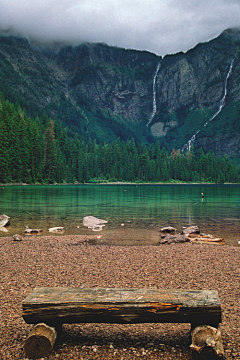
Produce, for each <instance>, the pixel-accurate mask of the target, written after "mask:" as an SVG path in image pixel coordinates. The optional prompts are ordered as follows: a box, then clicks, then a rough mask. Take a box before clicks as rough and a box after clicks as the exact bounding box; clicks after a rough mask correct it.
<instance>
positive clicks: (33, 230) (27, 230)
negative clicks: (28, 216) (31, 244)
mask: <svg viewBox="0 0 240 360" xmlns="http://www.w3.org/2000/svg"><path fill="white" fill-rule="evenodd" d="M34 233H35V234H39V233H42V229H30V228H29V227H28V226H26V229H25V234H34Z"/></svg>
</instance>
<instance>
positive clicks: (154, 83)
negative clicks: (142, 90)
mask: <svg viewBox="0 0 240 360" xmlns="http://www.w3.org/2000/svg"><path fill="white" fill-rule="evenodd" d="M160 66H161V64H160V63H158V65H157V69H156V71H155V73H154V77H153V111H152V115H151V116H150V118H149V121H148V123H147V127H148V125H150V124H151V122H152V121H153V118H154V116H155V115H156V112H157V103H156V79H157V75H158V72H159V69H160Z"/></svg>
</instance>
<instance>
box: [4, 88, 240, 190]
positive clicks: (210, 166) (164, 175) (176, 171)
mask: <svg viewBox="0 0 240 360" xmlns="http://www.w3.org/2000/svg"><path fill="white" fill-rule="evenodd" d="M107 181H129V182H169V181H173V182H174V181H184V182H214V183H224V182H232V183H236V182H240V171H239V166H237V165H236V164H235V163H233V162H232V161H231V160H230V159H229V158H228V157H227V156H225V157H223V158H219V157H216V156H215V155H214V153H212V152H209V153H207V154H205V153H204V152H203V151H202V150H201V149H200V150H199V151H197V152H196V153H195V152H194V149H191V151H188V152H185V153H184V154H183V153H181V151H180V150H178V149H173V150H172V151H171V153H169V152H167V151H166V149H165V148H161V146H160V143H159V142H156V143H155V144H151V145H148V146H147V145H145V144H142V143H136V141H135V140H134V139H131V140H129V141H127V142H124V141H121V140H120V139H116V140H115V141H113V142H112V143H110V144H107V143H101V144H98V143H97V142H96V141H95V140H93V141H91V142H89V141H88V142H84V141H80V140H79V139H78V137H77V135H75V136H74V137H69V136H68V134H67V130H66V129H64V128H63V127H62V126H61V125H60V123H59V122H58V121H53V120H51V119H49V118H48V116H47V115H46V114H45V113H44V114H43V115H42V116H40V117H36V118H34V119H32V118H31V117H29V116H28V115H27V113H26V111H25V110H24V109H22V108H21V107H20V106H19V105H18V104H12V103H11V102H9V101H8V100H5V99H4V97H3V95H2V94H0V182H1V183H19V182H20V183H21V182H23V183H29V184H37V183H40V184H42V183H47V184H54V183H59V184H61V183H75V182H77V183H87V182H107Z"/></svg>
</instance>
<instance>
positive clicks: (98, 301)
mask: <svg viewBox="0 0 240 360" xmlns="http://www.w3.org/2000/svg"><path fill="white" fill-rule="evenodd" d="M22 310H23V313H22V315H23V318H24V320H25V321H26V322H27V323H28V324H35V326H34V328H33V329H32V331H31V332H30V334H29V336H28V338H27V340H26V342H25V346H24V347H25V352H26V356H27V357H28V358H38V357H43V356H45V355H46V354H47V353H49V352H50V351H51V350H52V348H53V346H54V343H55V340H56V337H57V332H56V329H60V328H61V325H62V324H72V323H114V324H137V323H191V325H192V334H194V331H195V332H196V329H200V333H201V336H202V333H204V331H205V330H206V329H207V330H206V331H205V333H206V332H207V335H206V339H207V342H208V343H210V342H212V344H213V338H214V339H215V340H216V339H217V338H218V339H220V342H221V334H219V329H218V325H219V323H220V322H221V304H220V301H219V298H218V293H217V291H213V290H172V289H166V290H160V289H114V288H105V289H102V288H92V289H87V288H67V287H53V288H49V287H37V288H35V290H34V291H33V292H32V293H31V294H30V295H29V296H28V297H27V298H26V299H25V300H24V301H23V303H22ZM209 329H215V330H216V331H215V332H214V330H209ZM217 332H218V333H217ZM200 333H199V332H198V335H197V336H199V334H200ZM210 333H211V339H212V340H211V341H210V340H209V339H210V338H209V336H210V335H209V334H210ZM195 337H196V336H195ZM206 339H204V341H205V345H206ZM199 341H200V343H201V344H200V345H199V343H198V342H199ZM195 342H196V341H195ZM215 342H216V341H215ZM202 343H203V340H202V339H201V340H197V342H196V344H194V341H193V343H192V345H191V346H192V348H193V349H195V350H197V351H201V347H202V348H203V347H204V346H203V344H202ZM208 346H210V345H208ZM211 346H212V345H211ZM218 347H219V346H218ZM220 347H221V346H220ZM212 348H214V346H212ZM217 351H218V350H217ZM217 351H215V352H217ZM222 351H223V350H222Z"/></svg>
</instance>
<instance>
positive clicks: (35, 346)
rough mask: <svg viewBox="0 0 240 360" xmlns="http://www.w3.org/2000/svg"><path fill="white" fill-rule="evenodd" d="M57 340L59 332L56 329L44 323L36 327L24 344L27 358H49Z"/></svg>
mask: <svg viewBox="0 0 240 360" xmlns="http://www.w3.org/2000/svg"><path fill="white" fill-rule="evenodd" d="M56 339H57V331H56V329H55V328H54V327H51V326H48V325H46V324H44V323H41V324H37V325H35V326H34V327H33V328H32V330H31V331H30V333H29V335H28V337H27V340H26V342H25V344H24V350H25V354H26V357H28V358H30V359H39V358H43V357H44V356H47V355H48V354H50V352H51V351H52V349H53V347H54V344H55V341H56Z"/></svg>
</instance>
